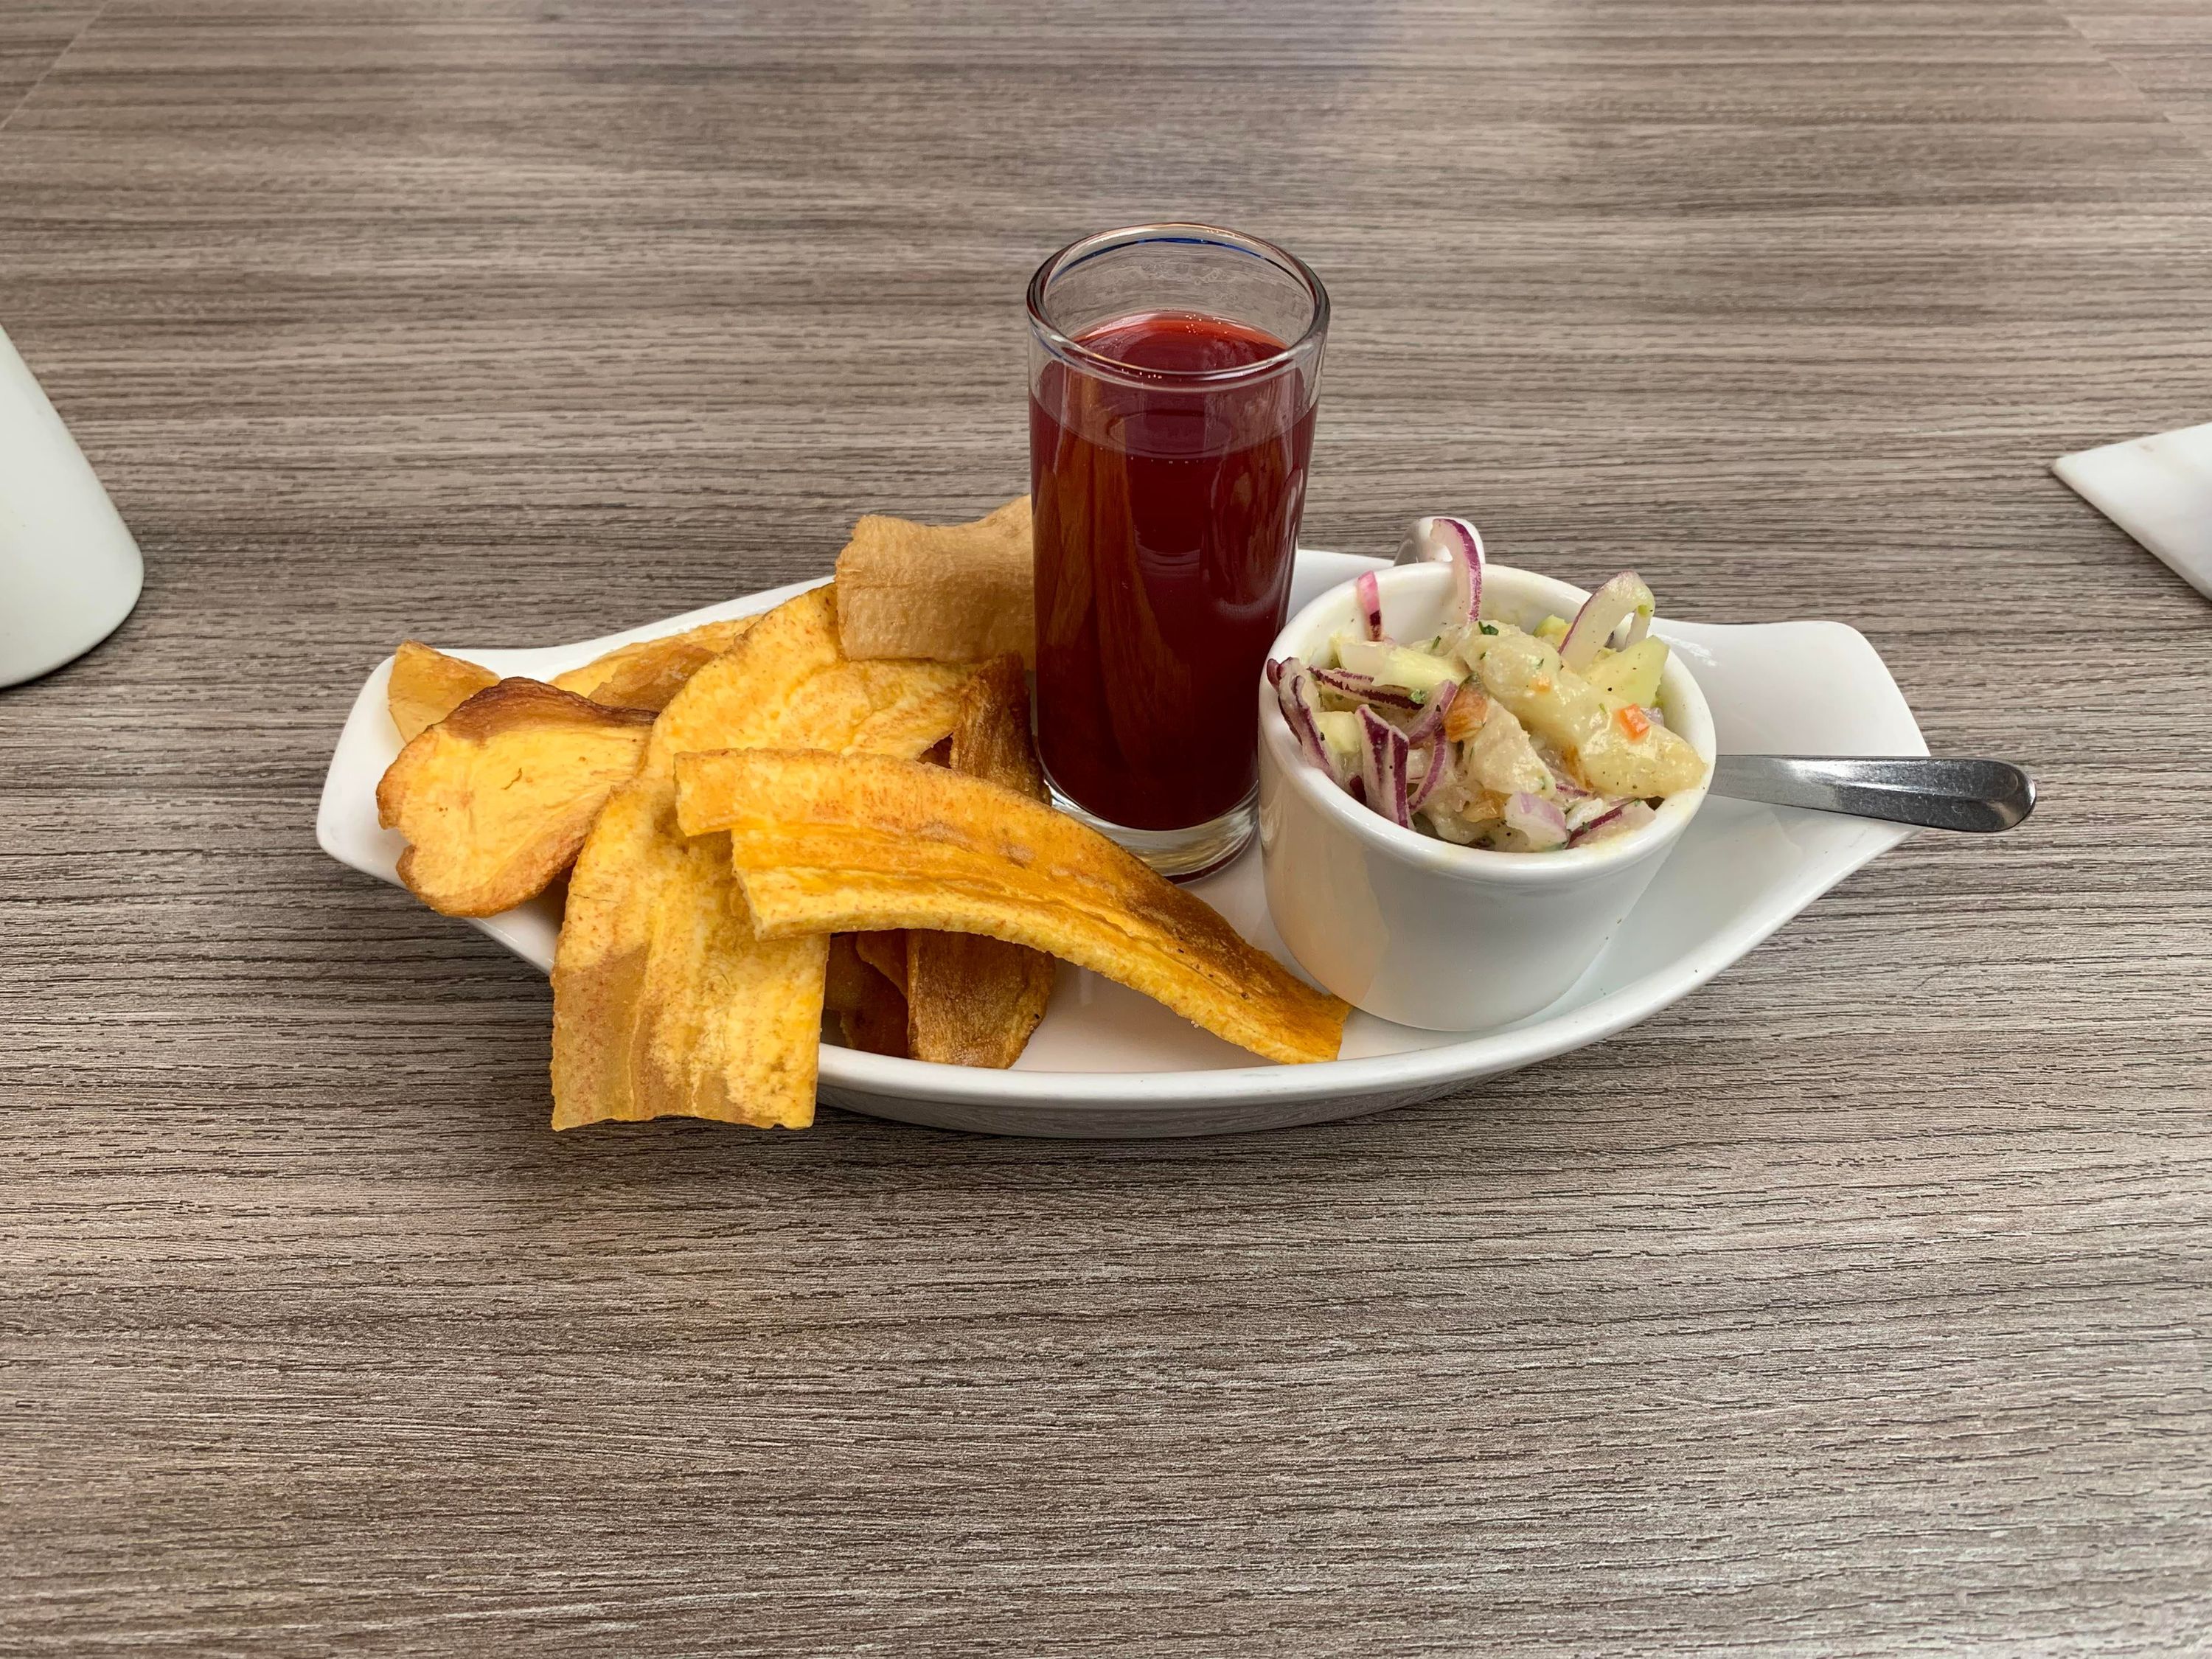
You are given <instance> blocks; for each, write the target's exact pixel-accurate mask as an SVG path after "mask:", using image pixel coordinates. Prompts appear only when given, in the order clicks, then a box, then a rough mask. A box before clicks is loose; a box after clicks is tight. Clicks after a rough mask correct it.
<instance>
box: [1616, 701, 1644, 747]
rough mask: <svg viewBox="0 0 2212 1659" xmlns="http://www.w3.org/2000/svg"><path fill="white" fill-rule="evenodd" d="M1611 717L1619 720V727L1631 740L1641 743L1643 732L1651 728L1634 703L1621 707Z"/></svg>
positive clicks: (1641, 711) (1642, 712)
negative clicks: (1617, 712)
mask: <svg viewBox="0 0 2212 1659" xmlns="http://www.w3.org/2000/svg"><path fill="white" fill-rule="evenodd" d="M1613 719H1614V720H1618V721H1620V729H1621V730H1622V731H1624V732H1627V733H1628V736H1629V738H1630V740H1631V741H1632V742H1637V743H1641V742H1642V741H1643V740H1644V733H1645V732H1649V731H1650V729H1651V721H1650V719H1649V717H1647V716H1646V715H1645V714H1644V711H1643V710H1642V709H1641V708H1638V707H1637V706H1636V705H1635V704H1634V703H1630V704H1629V705H1628V706H1627V707H1626V708H1623V709H1621V711H1620V713H1619V714H1615V715H1614V716H1613Z"/></svg>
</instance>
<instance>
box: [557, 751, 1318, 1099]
mask: <svg viewBox="0 0 2212 1659" xmlns="http://www.w3.org/2000/svg"><path fill="white" fill-rule="evenodd" d="M674 767H675V776H676V783H677V821H678V825H679V826H680V827H681V828H682V829H684V831H685V832H687V833H689V834H690V835H693V836H701V837H704V838H705V839H702V840H701V841H699V842H695V843H693V844H694V845H696V846H711V845H713V844H714V837H713V836H712V834H711V832H713V831H714V830H727V831H728V832H729V837H728V840H729V855H730V860H731V867H732V869H733V870H734V871H735V872H736V873H737V878H738V885H739V887H740V889H741V891H742V896H743V899H744V908H745V910H746V912H747V913H748V914H749V915H750V919H751V922H752V926H753V927H754V929H755V930H756V931H757V933H758V936H759V937H760V939H761V940H762V941H763V944H769V943H774V942H778V941H796V940H799V939H814V940H815V941H817V945H819V944H820V943H821V941H823V938H824V936H825V935H827V934H829V933H847V932H852V931H855V930H861V929H876V928H889V927H908V928H928V929H934V930H937V931H939V932H953V933H983V934H987V935H989V936H990V937H992V938H994V939H1005V940H1007V941H1008V942H1010V943H1012V944H1017V945H1028V946H1030V948H1031V949H1033V950H1038V951H1048V952H1049V953H1050V954H1052V955H1054V956H1056V957H1062V958H1064V959H1065V960H1066V961H1069V962H1073V963H1076V964H1077V965H1078V966H1079V967H1084V968H1088V969H1091V970H1092V971H1093V972H1094V973H1098V974H1103V975H1105V976H1106V977H1107V978H1109V979H1112V980H1115V981H1119V982H1120V983H1121V984H1123V985H1127V986H1128V987H1131V988H1132V989H1133V990H1136V991H1140V992H1142V993H1143V994H1146V996H1149V997H1152V999H1153V1000H1156V1001H1158V1002H1163V1003H1165V1004H1166V1005H1167V1006H1169V1007H1170V1008H1172V1009H1174V1010H1175V1011H1176V1012H1177V1013H1179V1014H1181V1015H1182V1016H1183V1017H1184V1018H1187V1019H1189V1020H1191V1021H1193V1022H1194V1023H1195V1024H1199V1025H1200V1026H1203V1027H1204V1028H1205V1029H1206V1030H1209V1031H1212V1032H1213V1033H1214V1034H1215V1035H1216V1036H1221V1037H1225V1038H1226V1039H1228V1041H1230V1042H1234V1043H1236V1044H1237V1045H1238V1046H1239V1047H1242V1048H1249V1049H1250V1050H1251V1051H1252V1052H1253V1053H1254V1054H1260V1055H1262V1056H1264V1057H1265V1058H1267V1059H1270V1060H1290V1061H1299V1060H1328V1059H1332V1058H1334V1056H1335V1054H1336V1052H1337V1048H1338V1046H1339V1044H1340V1042H1342V1040H1343V1035H1344V1021H1345V1017H1346V1014H1347V1013H1348V1012H1350V1010H1349V1009H1348V1008H1347V1007H1346V1005H1345V1004H1344V1003H1342V1002H1340V1001H1339V1000H1337V999H1336V998H1334V997H1332V996H1327V995H1324V994H1322V993H1321V992H1318V991H1316V990H1314V989H1313V988H1312V987H1310V986H1308V985H1306V984H1305V983H1304V981H1301V980H1299V979H1297V978H1296V977H1295V976H1294V975H1291V973H1290V972H1289V971H1288V970H1287V969H1285V968H1284V967H1283V966H1282V964H1281V963H1278V962H1277V961H1276V960H1275V959H1274V958H1273V957H1270V956H1268V955H1267V953H1266V952H1264V951H1259V950H1257V949H1255V948H1254V947H1253V946H1252V945H1249V944H1247V943H1246V942H1245V940H1244V939H1243V938H1242V937H1240V936H1239V935H1238V934H1237V931H1236V930H1235V929H1234V928H1232V927H1230V926H1229V924H1228V923H1227V922H1225V921H1223V920H1222V919H1221V917H1220V916H1219V915H1218V914H1217V913H1216V912H1215V911H1214V910H1213V909H1212V908H1210V907H1209V906H1208V905H1206V903H1205V902H1204V901H1203V900H1200V899H1198V898H1196V897H1194V896H1192V895H1190V894H1188V893H1186V892H1184V891H1183V890H1182V889H1181V888H1178V887H1176V886H1173V885H1171V884H1169V883H1168V882H1167V881H1165V880H1164V879H1163V878H1160V877H1159V876H1158V875H1156V874H1154V873H1153V872H1152V871H1151V870H1149V869H1147V868H1146V866H1144V865H1143V864H1141V863H1139V861H1138V860H1136V859H1135V858H1133V856H1131V855H1130V854H1127V853H1126V852H1124V851H1122V850H1121V848H1118V847H1116V846H1115V845H1114V843H1113V842H1109V841H1108V840H1107V839H1106V838H1105V837H1104V836H1101V835H1099V834H1098V833H1097V831H1095V830H1093V829H1089V828H1087V827H1086V826H1085V825H1083V824H1080V823H1077V822H1076V821H1075V820H1074V819H1073V818H1070V817H1063V816H1062V815H1061V814H1060V813H1058V812H1055V811H1053V810H1052V808H1050V807H1049V806H1046V805H1042V804H1041V803H1039V802H1037V801H1035V800H1032V799H1030V798H1029V797H1027V796H1025V795H1022V794H1019V793H1016V792H1015V791H1013V790H1011V789H1007V788H1005V787H1001V786H1000V785H998V784H994V783H987V782H985V781H982V780H981V779H979V778H969V777H963V776H962V775H959V774H958V773H956V772H951V771H947V770H945V769H942V768H939V767H933V766H926V765H922V764H920V763H915V762H912V761H901V760H896V759H892V758H889V757H882V756H872V755H845V756H834V755H825V754H819V753H810V752H805V751H802V750H764V749H758V748H756V749H752V750H732V751H728V752H724V753H719V754H708V753H691V754H685V755H682V756H679V757H676V759H675V763H674ZM594 834H595V836H596V832H594ZM580 868H581V866H579V869H580ZM570 902H571V904H572V905H573V903H574V900H573V899H572V900H571V901H570Z"/></svg>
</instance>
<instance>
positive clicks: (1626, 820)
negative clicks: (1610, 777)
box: [1567, 800, 1659, 847]
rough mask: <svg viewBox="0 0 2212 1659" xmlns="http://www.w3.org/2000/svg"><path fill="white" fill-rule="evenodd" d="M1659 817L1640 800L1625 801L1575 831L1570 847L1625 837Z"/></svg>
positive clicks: (1648, 804)
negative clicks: (1615, 837)
mask: <svg viewBox="0 0 2212 1659" xmlns="http://www.w3.org/2000/svg"><path fill="white" fill-rule="evenodd" d="M1658 816H1659V815H1658V814H1657V813H1656V812H1654V811H1652V810H1651V807H1650V803H1648V802H1645V801H1640V800H1625V801H1623V802H1621V803H1620V805H1618V806H1616V807H1614V808H1613V811H1610V812H1601V813H1600V814H1599V815H1598V816H1597V817H1594V818H1592V819H1591V820H1590V821H1589V823H1585V824H1584V825H1583V827H1582V828H1581V829H1577V830H1576V831H1575V833H1574V836H1573V837H1572V838H1571V840H1569V841H1568V842H1567V845H1568V846H1570V847H1587V846H1589V844H1590V842H1594V841H1606V840H1609V839H1610V838H1611V837H1613V836H1625V835H1626V834H1627V833H1628V832H1629V831H1630V830H1632V829H1642V828H1643V827H1644V825H1645V824H1647V823H1650V822H1651V820H1652V819H1653V818H1655V817H1658Z"/></svg>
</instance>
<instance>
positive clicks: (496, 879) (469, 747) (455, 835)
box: [376, 653, 653, 916]
mask: <svg viewBox="0 0 2212 1659" xmlns="http://www.w3.org/2000/svg"><path fill="white" fill-rule="evenodd" d="M432 654H434V655H435V653H432ZM448 660H451V659H448ZM652 725H653V716H652V715H651V714H648V713H647V712H646V711H644V710H642V709H635V708H602V707H601V706H600V705H599V704H598V703H595V702H589V701H587V700H586V699H585V698H582V697H578V696H571V695H569V694H568V692H566V691H557V690H554V688H553V687H551V686H550V685H542V684H539V683H538V681H536V680H522V679H513V680H501V681H500V682H498V683H497V684H495V685H493V686H491V687H490V688H489V689H488V690H482V691H479V692H477V694H476V695H475V696H471V697H470V698H468V699H467V700H466V701H465V702H463V703H462V704H461V705H460V706H459V708H455V709H454V710H453V713H452V714H448V715H447V716H446V717H445V718H444V719H443V720H440V721H439V722H438V723H437V724H436V725H435V726H430V727H429V728H428V730H426V731H424V732H420V733H419V734H417V735H416V737H415V738H414V739H413V740H412V741H411V742H410V743H409V744H408V745H407V746H406V747H405V748H404V749H403V750H400V751H399V757H398V759H397V760H395V761H393V762H392V764H391V766H390V767H389V768H388V769H386V772H385V774H384V776H383V779H382V780H381V781H380V782H379V783H378V784H377V786H376V810H377V817H378V819H379V821H380V823H383V825H384V827H385V828H386V829H397V830H398V831H399V833H400V834H401V835H403V836H405V837H406V838H407V842H408V846H407V850H406V851H405V852H404V853H402V854H400V855H399V878H400V880H402V881H404V882H405V883H406V884H407V885H408V887H409V888H410V889H411V890H413V891H414V892H415V894H416V896H418V897H420V898H421V899H422V902H424V903H426V904H428V906H429V907H430V908H432V909H433V910H436V911H439V912H441V913H442V914H444V915H449V916H489V915H497V914H498V913H499V912H500V911H501V910H506V909H510V908H513V906H515V905H518V904H520V903H521V902H523V900H525V899H526V898H529V897H530V896H532V895H533V894H536V893H538V892H542V891H543V890H544V889H545V887H546V886H547V885H548V884H550V883H551V882H552V880H553V879H554V878H556V876H558V875H559V874H560V873H561V872H562V871H563V870H566V869H567V868H568V866H569V863H570V862H571V860H574V858H575V856H576V849H577V848H580V847H581V846H582V845H583V844H584V837H585V836H586V834H587V833H588V832H589V830H590V829H591V827H592V819H593V818H595V817H598V816H599V809H600V807H602V806H603V805H605V803H606V799H607V796H608V793H610V792H611V790H612V789H613V788H614V787H616V786H617V784H619V783H622V782H623V781H625V780H627V779H628V778H629V776H630V775H631V774H633V773H634V772H635V771H636V770H637V763H638V757H640V756H641V755H642V754H643V753H644V752H645V745H646V738H647V733H648V732H649V730H650V728H651V727H652Z"/></svg>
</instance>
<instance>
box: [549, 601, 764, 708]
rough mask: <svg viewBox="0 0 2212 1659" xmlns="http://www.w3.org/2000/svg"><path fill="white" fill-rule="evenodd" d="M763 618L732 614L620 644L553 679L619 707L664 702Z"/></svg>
mask: <svg viewBox="0 0 2212 1659" xmlns="http://www.w3.org/2000/svg"><path fill="white" fill-rule="evenodd" d="M759 620H760V618H759V617H732V618H731V619H730V620H729V621H727V622H712V623H702V625H700V626H699V627H697V628H693V629H686V630H685V631H684V632H683V633H681V634H670V635H665V636H664V637H662V638H660V639H657V640H640V641H638V642H637V643H636V644H635V645H625V646H619V647H617V648H616V649H614V650H612V651H610V652H608V653H606V655H605V656H604V657H595V658H593V659H592V660H591V661H590V662H587V663H586V664H585V665H583V666H582V667H581V668H572V669H570V670H569V671H568V672H567V673H565V674H556V675H555V676H554V677H553V684H556V685H557V686H559V687H560V688H561V689H562V690H563V691H574V693H575V694H576V695H577V696H580V697H589V698H590V699H591V700H592V702H604V703H611V704H613V705H614V706H615V707H617V708H652V709H661V708H667V707H668V702H669V699H670V698H671V697H673V696H675V695H676V694H677V693H678V691H681V690H683V689H684V683H685V682H686V681H688V680H689V679H690V678H691V677H692V676H693V675H694V674H696V673H697V672H698V671H700V670H701V669H702V668H704V667H705V666H706V665H708V663H710V662H712V661H714V659H715V658H717V657H719V656H720V655H721V654H722V653H724V652H725V651H726V650H728V649H729V648H730V647H732V646H733V645H735V644H736V643H737V642H738V641H739V640H741V639H743V638H744V636H745V635H746V633H747V632H748V631H750V629H751V628H752V625H753V624H754V623H757V622H758V621H759Z"/></svg>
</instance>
